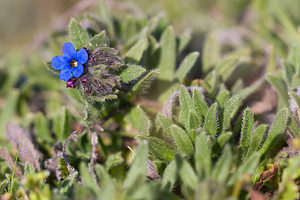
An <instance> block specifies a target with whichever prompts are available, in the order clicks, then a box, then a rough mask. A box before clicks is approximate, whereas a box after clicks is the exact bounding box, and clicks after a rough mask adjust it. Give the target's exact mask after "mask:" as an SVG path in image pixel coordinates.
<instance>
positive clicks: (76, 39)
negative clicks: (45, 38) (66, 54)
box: [69, 18, 90, 50]
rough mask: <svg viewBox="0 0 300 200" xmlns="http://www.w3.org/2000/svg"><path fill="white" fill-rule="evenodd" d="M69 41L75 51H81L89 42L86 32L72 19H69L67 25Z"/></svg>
mask: <svg viewBox="0 0 300 200" xmlns="http://www.w3.org/2000/svg"><path fill="white" fill-rule="evenodd" d="M69 35H70V40H71V42H72V43H73V45H74V47H75V49H76V50H78V49H81V48H82V47H83V46H84V45H85V44H87V42H88V41H89V40H90V37H89V35H88V34H87V32H86V31H85V30H84V29H83V28H82V27H81V26H80V24H79V23H78V21H77V20H76V19H74V18H72V19H71V21H70V24H69Z"/></svg>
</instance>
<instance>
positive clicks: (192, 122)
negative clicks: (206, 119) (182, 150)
mask: <svg viewBox="0 0 300 200" xmlns="http://www.w3.org/2000/svg"><path fill="white" fill-rule="evenodd" d="M188 121H189V123H188V124H189V125H188V129H187V130H188V132H190V131H191V130H192V129H194V130H197V129H198V128H200V121H199V119H198V117H197V115H196V114H195V113H194V112H192V111H191V112H189V118H188ZM190 136H191V139H192V141H194V140H195V138H194V136H192V135H190Z"/></svg>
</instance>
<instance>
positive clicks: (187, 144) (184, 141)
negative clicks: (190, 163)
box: [168, 124, 194, 155]
mask: <svg viewBox="0 0 300 200" xmlns="http://www.w3.org/2000/svg"><path fill="white" fill-rule="evenodd" d="M168 132H169V136H170V137H171V138H172V139H173V140H174V143H175V145H176V147H177V149H178V151H179V153H180V154H182V155H192V154H193V152H194V147H193V143H192V141H191V139H190V137H189V135H188V134H187V133H186V132H185V131H184V130H183V129H182V128H180V127H179V126H177V125H175V124H174V125H172V126H170V127H169V131H168Z"/></svg>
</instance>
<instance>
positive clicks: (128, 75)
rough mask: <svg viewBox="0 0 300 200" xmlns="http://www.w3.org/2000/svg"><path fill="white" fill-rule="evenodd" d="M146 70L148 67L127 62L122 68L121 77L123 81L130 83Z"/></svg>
mask: <svg viewBox="0 0 300 200" xmlns="http://www.w3.org/2000/svg"><path fill="white" fill-rule="evenodd" d="M145 72H146V69H145V68H143V67H142V66H139V65H131V64H127V65H126V66H125V67H124V69H123V70H122V72H121V74H120V77H121V79H122V81H123V82H125V83H128V82H130V81H133V80H135V79H137V78H138V77H140V76H141V75H142V74H144V73H145Z"/></svg>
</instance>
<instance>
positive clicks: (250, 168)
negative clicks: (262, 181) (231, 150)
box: [228, 152, 260, 185]
mask: <svg viewBox="0 0 300 200" xmlns="http://www.w3.org/2000/svg"><path fill="white" fill-rule="evenodd" d="M259 159H260V156H259V154H258V153H257V152H255V153H253V154H252V155H251V156H250V157H249V158H248V159H247V160H245V161H244V162H243V164H242V165H241V166H239V168H238V169H237V171H236V172H235V173H234V174H233V175H232V176H231V177H230V179H229V181H228V185H233V184H234V183H235V182H236V181H237V179H238V178H239V177H240V176H242V175H244V174H246V173H247V174H250V175H251V174H252V173H254V171H255V170H256V167H257V165H258V163H259Z"/></svg>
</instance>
